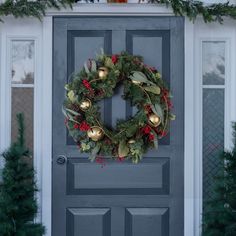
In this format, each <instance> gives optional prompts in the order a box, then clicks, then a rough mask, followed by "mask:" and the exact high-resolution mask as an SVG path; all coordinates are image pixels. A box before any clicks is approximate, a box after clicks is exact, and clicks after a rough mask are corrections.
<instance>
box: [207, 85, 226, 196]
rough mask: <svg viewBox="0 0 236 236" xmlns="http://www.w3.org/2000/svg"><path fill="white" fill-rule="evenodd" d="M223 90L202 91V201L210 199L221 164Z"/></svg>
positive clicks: (222, 147) (222, 146)
mask: <svg viewBox="0 0 236 236" xmlns="http://www.w3.org/2000/svg"><path fill="white" fill-rule="evenodd" d="M223 149H224V89H203V201H207V200H209V199H210V198H211V196H212V193H213V181H214V180H213V177H214V176H216V175H217V173H218V171H219V168H220V166H221V165H222V164H223V163H222V162H221V161H220V159H219V154H220V152H221V151H223Z"/></svg>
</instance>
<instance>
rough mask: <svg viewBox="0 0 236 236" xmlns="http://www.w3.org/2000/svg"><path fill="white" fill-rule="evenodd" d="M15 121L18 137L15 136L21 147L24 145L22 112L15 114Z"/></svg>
mask: <svg viewBox="0 0 236 236" xmlns="http://www.w3.org/2000/svg"><path fill="white" fill-rule="evenodd" d="M16 117H17V122H18V137H17V143H18V144H19V145H20V146H21V147H25V137H24V133H25V127H24V115H23V114H22V113H19V114H17V115H16Z"/></svg>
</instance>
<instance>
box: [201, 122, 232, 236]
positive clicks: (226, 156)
mask: <svg viewBox="0 0 236 236" xmlns="http://www.w3.org/2000/svg"><path fill="white" fill-rule="evenodd" d="M233 129H234V133H233V136H234V148H233V150H232V151H231V152H229V151H227V152H226V151H225V152H223V153H222V154H221V156H220V158H221V160H222V161H223V163H224V165H223V166H222V169H221V172H220V174H219V175H218V176H217V177H216V179H215V188H214V192H213V197H212V200H210V201H209V202H208V203H207V207H206V210H205V214H204V216H203V236H235V235H236V123H234V124H233Z"/></svg>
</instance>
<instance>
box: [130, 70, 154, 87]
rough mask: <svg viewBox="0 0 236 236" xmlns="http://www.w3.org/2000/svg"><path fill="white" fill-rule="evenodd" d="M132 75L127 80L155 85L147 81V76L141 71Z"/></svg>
mask: <svg viewBox="0 0 236 236" xmlns="http://www.w3.org/2000/svg"><path fill="white" fill-rule="evenodd" d="M132 73H133V75H130V76H129V78H130V79H131V80H133V81H138V82H142V83H146V84H151V85H155V84H154V83H153V82H151V81H149V80H148V78H147V76H146V75H145V74H144V73H143V72H141V71H133V72H132Z"/></svg>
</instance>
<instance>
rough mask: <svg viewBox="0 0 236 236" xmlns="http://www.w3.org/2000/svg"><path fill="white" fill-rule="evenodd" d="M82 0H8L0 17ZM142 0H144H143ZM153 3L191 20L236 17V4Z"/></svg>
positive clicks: (40, 11)
mask: <svg viewBox="0 0 236 236" xmlns="http://www.w3.org/2000/svg"><path fill="white" fill-rule="evenodd" d="M79 1H80V0H37V1H30V0H6V1H5V2H3V3H1V4H0V17H1V16H7V15H13V16H15V17H24V16H27V17H29V16H33V17H37V18H39V19H42V17H43V16H44V15H45V12H46V10H47V9H48V8H56V9H58V10H60V8H61V7H68V6H69V7H72V4H73V3H75V2H79ZM87 1H88V2H94V0H87ZM141 1H142V0H141ZM149 2H151V3H157V4H166V6H167V7H169V6H170V7H172V9H173V11H174V13H175V15H180V16H187V17H188V18H189V19H190V20H194V19H196V17H197V16H198V15H201V16H202V17H203V19H204V20H205V22H212V21H218V22H220V23H222V22H223V18H224V17H225V16H228V17H231V18H233V19H236V6H235V5H234V4H230V3H229V2H226V3H219V4H207V5H206V4H204V3H203V2H201V1H194V0H149Z"/></svg>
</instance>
